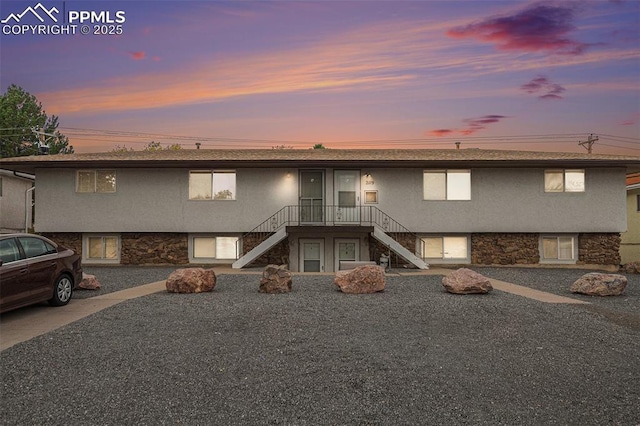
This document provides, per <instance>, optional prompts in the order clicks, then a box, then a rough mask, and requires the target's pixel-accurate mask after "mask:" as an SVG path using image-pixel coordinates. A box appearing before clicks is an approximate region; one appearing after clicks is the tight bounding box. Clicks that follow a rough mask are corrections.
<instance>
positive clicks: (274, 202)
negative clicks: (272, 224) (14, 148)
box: [35, 167, 297, 233]
mask: <svg viewBox="0 0 640 426" xmlns="http://www.w3.org/2000/svg"><path fill="white" fill-rule="evenodd" d="M203 168H205V167H203ZM36 179H37V180H38V182H39V184H38V209H37V210H36V221H35V222H36V223H35V228H36V231H38V232H240V233H242V232H246V231H248V230H250V229H252V228H253V227H255V226H256V225H258V224H259V223H260V222H262V221H263V220H265V219H267V218H268V217H269V216H270V215H271V214H273V213H275V212H276V211H278V210H279V209H280V208H282V207H283V206H285V205H291V204H296V203H297V179H296V178H295V174H290V175H289V176H287V170H282V169H239V170H237V174H236V191H237V195H236V200H228V201H227V200H189V170H185V169H119V170H117V171H116V192H115V193H110V194H97V193H77V192H76V191H75V185H76V183H75V179H76V170H72V169H41V170H38V171H37V172H36Z"/></svg>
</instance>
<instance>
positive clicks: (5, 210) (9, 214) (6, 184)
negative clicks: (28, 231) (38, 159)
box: [0, 174, 33, 232]
mask: <svg viewBox="0 0 640 426" xmlns="http://www.w3.org/2000/svg"><path fill="white" fill-rule="evenodd" d="M0 180H1V181H2V182H1V185H2V188H0V232H23V231H24V230H25V219H26V221H27V222H29V224H27V225H26V226H27V228H28V227H30V222H31V211H29V212H28V213H29V215H28V218H27V217H26V213H27V212H26V209H27V207H26V206H27V205H28V206H31V202H32V200H33V191H31V192H29V193H27V192H26V191H27V190H28V189H29V188H31V187H32V186H33V182H32V181H31V180H29V179H22V178H19V177H13V176H8V175H5V174H2V175H0ZM25 197H26V199H25Z"/></svg>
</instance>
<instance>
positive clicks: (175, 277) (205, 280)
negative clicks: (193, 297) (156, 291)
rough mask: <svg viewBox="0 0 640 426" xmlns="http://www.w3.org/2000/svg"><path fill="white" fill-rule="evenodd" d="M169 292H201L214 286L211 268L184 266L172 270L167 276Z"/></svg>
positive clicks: (213, 274)
mask: <svg viewBox="0 0 640 426" xmlns="http://www.w3.org/2000/svg"><path fill="white" fill-rule="evenodd" d="M166 285H167V291H168V292H169V293H202V292H205V291H212V290H213V288H214V287H215V286H216V274H215V272H214V271H213V269H206V270H205V269H203V268H184V269H177V270H175V271H173V272H172V273H171V274H170V275H169V278H167V284H166Z"/></svg>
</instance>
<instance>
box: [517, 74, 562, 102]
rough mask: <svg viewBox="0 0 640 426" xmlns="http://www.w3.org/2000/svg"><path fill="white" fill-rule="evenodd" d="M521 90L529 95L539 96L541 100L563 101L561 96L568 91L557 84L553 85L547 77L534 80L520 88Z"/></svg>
mask: <svg viewBox="0 0 640 426" xmlns="http://www.w3.org/2000/svg"><path fill="white" fill-rule="evenodd" d="M520 89H522V90H523V91H525V92H527V93H529V94H532V95H533V94H535V95H538V97H539V98H540V99H562V96H560V94H561V93H562V92H564V91H566V90H567V89H565V88H564V87H562V86H560V85H559V84H557V83H552V82H551V80H549V79H548V78H547V77H545V76H538V77H536V78H534V79H532V80H531V81H529V82H528V83H525V84H523V85H522V86H520Z"/></svg>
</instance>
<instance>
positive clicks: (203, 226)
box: [35, 167, 626, 233]
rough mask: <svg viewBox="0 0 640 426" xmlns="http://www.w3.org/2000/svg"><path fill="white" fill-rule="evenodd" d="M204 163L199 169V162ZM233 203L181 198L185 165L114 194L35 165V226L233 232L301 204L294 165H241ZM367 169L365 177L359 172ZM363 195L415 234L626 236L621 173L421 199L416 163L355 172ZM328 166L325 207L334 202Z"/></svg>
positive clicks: (512, 176)
mask: <svg viewBox="0 0 640 426" xmlns="http://www.w3.org/2000/svg"><path fill="white" fill-rule="evenodd" d="M203 168H206V167H203ZM236 172H237V174H236V192H237V195H236V200H234V201H221V200H207V201H192V200H189V199H188V191H189V185H188V182H189V170H186V169H167V168H163V169H119V170H117V178H116V179H117V190H116V193H113V194H86V193H76V191H75V178H76V171H75V170H72V169H39V170H37V171H36V179H37V181H38V206H37V209H36V223H35V228H36V231H37V232H192V233H194V232H206V233H215V232H239V233H244V232H247V231H249V230H251V229H252V228H254V227H255V226H256V225H258V224H259V223H261V222H262V221H264V220H266V219H267V218H269V216H270V215H272V214H273V213H275V212H276V211H278V210H279V209H280V208H282V207H283V206H286V205H295V204H298V191H299V187H298V186H299V181H298V170H297V169H294V168H289V169H287V168H278V169H268V168H262V169H238V170H237V171H236ZM366 172H369V173H370V177H365V173H366ZM361 174H362V177H361V191H360V199H361V200H362V199H363V196H364V191H365V190H376V191H378V203H377V204H372V206H375V207H378V208H379V209H381V210H383V211H384V212H385V213H387V214H389V215H391V216H392V217H393V218H394V219H395V220H397V221H398V222H400V223H401V224H402V225H404V226H405V227H407V228H409V229H410V230H411V231H413V232H415V233H447V232H451V233H471V232H546V233H553V232H558V233H578V232H624V231H625V230H626V210H625V170H624V169H623V168H615V169H598V168H597V169H587V171H586V176H585V186H586V190H585V192H583V193H545V192H544V169H541V168H534V169H515V168H511V169H509V168H508V169H472V172H471V200H470V201H425V200H423V196H422V194H423V183H422V182H423V170H422V169H401V168H395V169H368V168H361ZM333 203H334V200H333V170H330V169H327V170H325V204H333Z"/></svg>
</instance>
